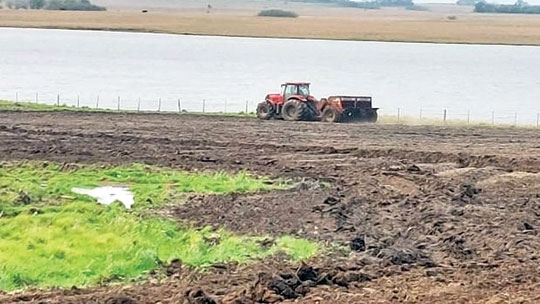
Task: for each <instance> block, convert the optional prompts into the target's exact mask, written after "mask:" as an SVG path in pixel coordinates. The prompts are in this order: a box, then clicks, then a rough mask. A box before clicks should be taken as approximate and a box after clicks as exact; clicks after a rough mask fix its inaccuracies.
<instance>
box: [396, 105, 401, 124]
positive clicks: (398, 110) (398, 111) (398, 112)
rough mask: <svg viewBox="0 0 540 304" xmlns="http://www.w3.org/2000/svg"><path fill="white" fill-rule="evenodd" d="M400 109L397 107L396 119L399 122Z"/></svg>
mask: <svg viewBox="0 0 540 304" xmlns="http://www.w3.org/2000/svg"><path fill="white" fill-rule="evenodd" d="M400 112H401V109H400V108H397V121H398V122H399V116H400Z"/></svg>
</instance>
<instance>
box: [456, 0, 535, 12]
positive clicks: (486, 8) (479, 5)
mask: <svg viewBox="0 0 540 304" xmlns="http://www.w3.org/2000/svg"><path fill="white" fill-rule="evenodd" d="M456 3H457V4H459V5H474V11H475V12H476V13H501V14H540V5H529V3H527V2H525V1H523V0H518V1H516V3H514V4H493V3H487V2H486V1H483V0H481V1H478V0H458V1H457V2H456Z"/></svg>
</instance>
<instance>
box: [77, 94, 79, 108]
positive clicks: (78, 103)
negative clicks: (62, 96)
mask: <svg viewBox="0 0 540 304" xmlns="http://www.w3.org/2000/svg"><path fill="white" fill-rule="evenodd" d="M79 101H80V97H79V95H77V108H78V107H79Z"/></svg>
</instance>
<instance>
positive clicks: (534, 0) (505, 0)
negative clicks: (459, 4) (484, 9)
mask: <svg viewBox="0 0 540 304" xmlns="http://www.w3.org/2000/svg"><path fill="white" fill-rule="evenodd" d="M413 2H414V3H456V1H449V0H413ZM486 2H488V3H498V4H514V3H516V1H515V0H486ZM525 2H528V3H529V4H539V5H540V0H528V1H527V0H525Z"/></svg>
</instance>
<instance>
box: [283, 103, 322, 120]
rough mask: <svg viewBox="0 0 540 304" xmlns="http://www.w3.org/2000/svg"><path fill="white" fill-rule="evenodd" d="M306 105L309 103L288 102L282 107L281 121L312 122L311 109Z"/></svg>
mask: <svg viewBox="0 0 540 304" xmlns="http://www.w3.org/2000/svg"><path fill="white" fill-rule="evenodd" d="M308 103H309V101H308V102H302V101H300V100H296V99H293V100H289V101H287V102H286V103H285V104H284V105H283V108H282V109H281V116H283V119H285V120H289V121H293V120H296V121H298V120H313V117H314V113H313V109H312V107H310V105H308Z"/></svg>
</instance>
